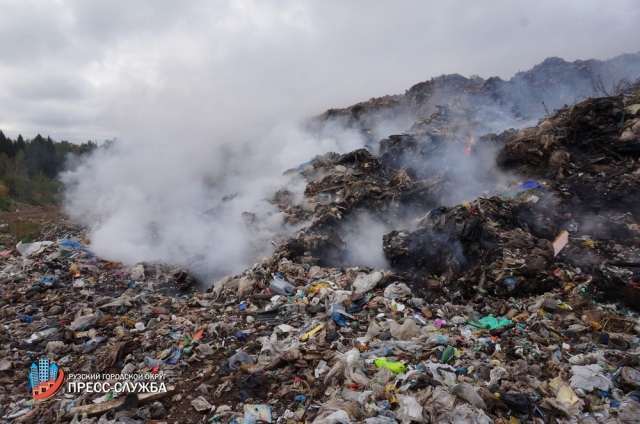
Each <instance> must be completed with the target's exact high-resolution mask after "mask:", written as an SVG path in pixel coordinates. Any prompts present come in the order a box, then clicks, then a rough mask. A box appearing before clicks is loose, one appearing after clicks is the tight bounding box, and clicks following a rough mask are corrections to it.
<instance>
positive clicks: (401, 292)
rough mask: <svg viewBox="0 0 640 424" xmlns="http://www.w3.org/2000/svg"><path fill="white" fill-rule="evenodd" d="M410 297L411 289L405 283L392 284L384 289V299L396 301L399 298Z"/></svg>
mask: <svg viewBox="0 0 640 424" xmlns="http://www.w3.org/2000/svg"><path fill="white" fill-rule="evenodd" d="M410 295H411V289H410V288H409V287H408V286H407V285H406V284H405V283H393V284H389V285H388V286H387V288H386V289H384V297H386V298H387V299H397V298H399V297H406V296H410Z"/></svg>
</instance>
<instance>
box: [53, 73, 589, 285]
mask: <svg viewBox="0 0 640 424" xmlns="http://www.w3.org/2000/svg"><path fill="white" fill-rule="evenodd" d="M545 63H546V64H547V65H546V66H547V67H546V68H545V67H544V66H542V65H544V63H543V64H542V65H540V66H542V68H539V67H538V68H534V71H535V72H533V73H531V72H530V73H522V74H518V75H517V76H516V77H515V78H514V79H512V80H511V81H509V82H501V81H493V82H492V81H491V80H487V81H485V80H483V79H481V78H479V77H473V78H471V79H466V78H463V77H461V76H459V75H452V76H443V77H439V78H438V79H433V80H431V81H430V82H426V83H421V84H418V85H416V86H414V87H412V88H411V89H410V90H408V91H407V93H406V94H405V95H402V96H387V97H386V98H383V99H372V100H371V101H369V102H364V103H361V104H358V105H355V106H353V107H351V108H348V109H342V110H330V111H328V112H327V113H326V114H324V115H323V116H322V117H321V118H319V119H314V120H311V121H306V122H298V123H291V122H290V121H288V120H285V121H284V122H285V123H280V124H275V125H272V126H271V129H270V130H267V131H263V132H262V133H261V135H256V133H257V131H255V128H251V129H250V130H247V131H245V132H244V133H243V132H242V131H240V132H238V133H236V134H231V133H229V132H226V133H225V135H218V136H213V137H207V138H205V137H202V136H197V135H188V136H186V137H184V138H183V139H180V138H179V137H176V136H175V135H174V136H171V137H164V138H163V137H159V136H157V134H156V135H155V136H151V137H144V136H142V135H141V132H136V133H135V135H131V136H130V137H126V134H125V136H124V137H123V140H122V141H118V142H116V143H114V144H113V145H111V146H109V147H106V148H100V149H97V150H96V151H94V152H93V153H92V154H91V155H90V156H88V157H86V158H84V159H83V160H82V161H81V162H80V163H75V164H71V165H70V167H69V170H68V171H67V172H65V173H63V174H62V175H61V180H62V182H63V183H64V185H65V188H66V192H65V198H66V200H65V210H66V211H67V212H68V214H69V215H70V217H71V218H72V219H74V220H78V221H80V222H82V223H85V224H86V225H88V226H89V227H90V228H91V248H92V250H93V251H94V252H95V253H96V254H98V255H99V256H100V257H103V258H106V259H110V260H115V261H120V262H123V263H126V264H134V263H137V262H141V261H154V260H162V261H167V262H171V263H177V264H185V265H187V266H190V267H191V268H192V269H195V270H196V271H199V272H200V273H201V274H203V275H215V276H218V275H221V274H227V273H234V272H239V271H241V270H242V269H244V268H246V267H247V266H250V265H251V264H252V263H253V262H256V261H259V260H261V259H263V258H266V257H268V256H269V255H270V253H271V251H272V250H273V248H274V246H277V245H278V244H279V243H282V242H283V241H284V240H285V239H286V237H287V236H288V235H290V234H292V233H293V232H294V231H295V230H297V229H298V228H300V227H302V226H305V225H307V224H308V223H304V222H298V223H296V224H295V226H293V225H287V224H286V223H285V222H286V221H285V212H284V211H281V210H279V209H278V208H277V207H276V206H274V204H275V202H273V198H274V193H275V192H277V191H279V190H280V191H286V192H288V193H290V196H292V198H293V204H294V205H299V206H300V207H303V208H310V209H312V208H313V205H309V204H307V202H306V200H305V197H304V195H303V192H304V189H305V186H306V184H307V181H306V180H305V179H304V178H303V176H302V175H300V174H299V173H298V172H286V173H285V172H284V171H286V170H289V169H292V168H296V167H297V166H298V165H300V164H303V163H306V162H308V161H309V160H310V159H312V158H313V157H314V156H316V155H318V154H324V153H327V152H336V153H346V152H350V151H352V150H355V149H358V148H362V147H365V148H367V149H369V150H370V151H371V152H372V153H374V154H380V155H382V156H383V160H384V153H385V152H384V151H383V150H384V149H383V148H382V143H380V144H378V141H379V140H380V139H383V138H385V137H387V136H390V135H392V134H394V133H395V134H398V133H402V132H409V133H411V134H412V135H411V137H414V139H415V140H417V143H418V144H419V146H420V149H419V152H414V153H411V154H403V155H400V157H398V158H397V159H396V160H395V166H397V167H398V168H404V169H407V170H409V169H410V170H411V172H413V173H415V174H416V175H417V176H418V178H419V179H428V178H432V177H434V176H441V177H442V180H443V181H445V183H444V184H443V186H444V188H443V189H442V190H441V191H440V192H432V193H430V196H431V197H432V199H431V200H432V203H433V204H432V206H433V207H434V208H435V207H438V206H441V205H447V206H451V205H455V204H458V203H460V202H462V201H463V200H469V201H471V200H473V199H474V198H475V197H477V196H480V195H483V193H486V192H489V193H492V192H494V191H495V190H496V188H506V186H507V185H509V184H510V183H511V182H513V181H510V177H509V175H506V174H504V173H502V172H500V171H499V170H498V169H497V167H496V164H495V156H496V151H497V150H498V149H499V148H501V146H502V145H501V143H500V140H490V139H486V138H485V139H483V136H484V135H485V134H487V133H490V132H492V133H499V132H501V131H503V130H506V129H509V128H522V127H526V126H530V125H533V124H535V123H536V122H537V119H539V118H540V117H541V116H542V114H541V113H539V112H540V111H539V110H537V109H536V108H538V106H536V105H534V106H535V107H532V106H531V105H530V104H529V103H528V101H527V99H528V97H529V96H530V95H531V90H530V88H531V87H530V86H531V84H529V82H527V81H528V79H527V78H528V77H529V76H531V75H533V76H536V75H539V74H541V73H542V74H545V72H543V71H545V70H546V69H547V68H549V67H551V68H552V69H555V68H554V67H558V66H559V67H562V66H564V67H565V68H567V66H565V65H563V64H558V63H557V61H550V62H545ZM560 65H562V66H560ZM569 65H571V66H574V65H572V64H569ZM571 66H569V67H568V68H567V69H572V68H571ZM563 69H564V68H563ZM567 72H568V71H567ZM545 75H547V74H545ZM563 78H564V79H563V80H562V81H561V82H560V83H556V84H555V86H556V88H557V89H558V90H557V93H560V94H561V96H560V95H559V96H560V97H561V98H554V97H553V96H552V95H551V94H549V95H548V96H546V97H544V99H545V100H546V102H547V103H548V104H549V105H553V106H555V105H556V104H558V103H559V102H560V101H561V100H563V99H565V98H569V97H572V96H573V97H577V96H579V95H584V94H588V93H584V90H587V89H588V88H585V87H586V86H585V87H583V86H584V85H585V84H583V83H581V84H578V86H579V87H580V90H582V91H580V90H578V89H577V88H575V86H576V84H571V83H566V81H569V82H571V81H572V80H571V78H570V77H568V76H567V75H564V76H563ZM580 78H581V79H579V80H580V81H582V82H584V81H583V80H584V76H581V77H580ZM529 79H532V80H533V81H534V82H535V83H536V84H537V83H538V82H539V81H537V79H536V78H533V77H532V78H529ZM514 81H515V82H514ZM518 81H520V82H518ZM536 84H533V87H535V85H536ZM492 87H493V88H492ZM496 87H497V88H496ZM494 88H495V90H494ZM487 90H489V91H487ZM534 97H535V96H534ZM536 100H537V98H536ZM536 110H537V112H536ZM238 121H240V120H238ZM247 126H248V127H251V123H250V122H247ZM177 133H179V131H175V130H174V131H173V132H172V134H177ZM230 134H231V135H230ZM427 211H428V209H426V210H425V209H422V208H421V210H419V211H418V210H416V211H408V212H406V213H404V215H403V216H401V217H400V218H399V219H401V220H402V219H404V220H405V223H407V224H410V221H411V220H412V219H414V218H416V217H420V216H424V214H425V213H426V212H427ZM370 212H372V211H365V213H361V214H360V215H358V214H352V216H350V217H349V219H348V221H346V222H345V225H343V226H342V227H343V228H344V234H342V236H343V240H344V241H345V243H346V245H347V251H348V252H349V256H350V260H349V262H350V263H352V264H353V265H358V264H361V265H366V266H374V267H384V266H386V261H385V259H384V256H383V254H382V246H381V237H382V235H383V234H385V233H386V232H387V231H389V229H391V228H397V227H398V226H400V225H403V222H398V217H396V218H394V220H393V222H392V220H391V219H387V220H385V219H384V218H383V217H380V216H375V217H374V215H375V214H371V213H370ZM381 218H382V219H381ZM347 227H348V228H347Z"/></svg>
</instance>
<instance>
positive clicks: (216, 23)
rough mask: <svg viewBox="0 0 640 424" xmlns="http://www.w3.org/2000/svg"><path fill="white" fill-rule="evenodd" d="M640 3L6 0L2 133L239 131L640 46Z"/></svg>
mask: <svg viewBox="0 0 640 424" xmlns="http://www.w3.org/2000/svg"><path fill="white" fill-rule="evenodd" d="M639 18H640V7H638V2H637V0H626V1H625V0H620V1H616V0H609V1H589V0H581V1H568V0H566V1H562V0H551V1H543V0H536V1H530V2H525V1H514V0H504V1H482V2H480V1H446V2H444V1H424V0H422V1H393V2H392V1H371V0H366V1H327V0H318V1H301V0H296V1H285V0H278V1H264V0H259V1H258V0H256V1H251V0H240V1H229V2H223V1H216V2H214V1H164V0H152V1H151V0H150V1H116V0H109V1H104V0H102V1H89V0H78V1H65V0H60V1H51V0H48V1H26V0H2V1H0V129H2V130H3V131H4V132H5V133H7V134H8V135H10V136H11V137H15V136H16V135H17V134H18V133H22V134H23V135H24V136H25V137H27V138H31V137H33V136H34V135H35V134H37V133H41V134H43V135H50V136H51V137H53V138H54V139H56V140H61V139H66V140H69V141H75V142H83V141H86V140H88V139H93V140H100V141H101V140H104V139H107V138H112V137H119V138H123V137H124V138H125V139H126V138H127V137H128V136H131V138H141V137H147V138H150V139H153V138H154V137H166V136H171V137H176V136H182V137H202V138H206V137H208V136H211V135H216V136H230V134H232V132H233V131H234V130H235V129H237V128H239V127H242V128H244V129H245V130H246V129H247V128H251V129H254V130H256V131H257V130H259V129H260V128H262V127H263V126H265V125H268V124H270V123H271V122H273V121H278V120H282V119H285V118H296V117H302V116H308V115H315V114H319V113H321V112H323V111H324V110H326V109H328V108H330V107H343V106H348V105H350V104H353V103H356V102H358V101H361V100H365V99H368V98H370V97H372V96H381V95H385V94H397V93H403V92H404V90H405V89H407V88H409V87H410V86H411V85H413V84H415V83H417V82H420V81H424V80H427V79H429V78H430V77H432V76H437V75H440V74H443V73H460V74H462V75H466V76H468V75H472V74H479V75H481V76H483V77H489V76H494V75H498V76H500V77H503V78H509V77H511V76H512V75H513V74H514V73H515V72H517V71H519V70H527V69H529V68H531V67H532V66H533V65H535V64H536V63H539V62H540V61H542V60H543V59H544V58H546V57H549V56H559V57H562V58H564V59H566V60H575V59H589V58H597V59H607V58H611V57H613V56H616V55H618V54H621V53H635V52H637V51H638V50H639V49H640V47H639V43H638V41H637V40H638V36H637V29H638V22H640V19H639Z"/></svg>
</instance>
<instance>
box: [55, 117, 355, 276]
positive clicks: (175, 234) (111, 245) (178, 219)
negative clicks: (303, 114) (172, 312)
mask: <svg viewBox="0 0 640 424" xmlns="http://www.w3.org/2000/svg"><path fill="white" fill-rule="evenodd" d="M362 145H363V138H362V137H361V136H360V135H359V134H358V133H356V132H351V131H345V130H340V131H339V132H335V133H332V132H331V129H330V128H325V131H324V132H323V133H321V134H314V135H312V134H310V133H308V132H305V131H304V130H302V129H301V127H300V126H297V125H294V124H283V125H279V126H277V127H274V128H273V129H272V131H271V132H269V133H268V134H267V135H265V136H264V137H263V138H261V139H260V140H256V141H255V142H253V143H250V144H249V143H245V144H242V145H234V144H231V143H216V142H215V141H214V142H212V143H206V142H204V141H202V142H200V141H198V142H192V143H176V142H173V141H171V142H164V143H161V144H154V145H153V146H150V145H149V144H148V143H145V142H144V140H125V141H120V142H117V143H115V144H114V145H113V146H110V147H108V148H101V149H97V150H96V151H95V152H94V153H93V154H92V155H91V156H89V157H88V158H86V159H85V160H84V161H83V162H82V163H79V164H76V165H75V166H74V167H73V168H72V170H70V171H67V172H65V173H64V174H63V175H62V176H61V179H62V181H63V183H64V184H65V186H66V203H65V209H66V211H67V212H68V213H69V215H70V217H71V218H72V219H75V220H79V221H80V222H83V223H85V224H87V225H89V226H90V227H91V230H92V231H91V248H92V250H93V251H94V252H95V253H97V254H98V255H100V256H101V257H105V258H109V259H111V260H115V261H121V262H124V263H127V264H133V263H136V262H140V261H152V260H164V261H168V262H172V263H183V264H189V263H190V262H193V261H194V260H196V259H198V256H197V255H202V257H201V258H200V259H201V262H204V263H206V264H207V265H206V267H207V268H208V269H207V270H205V271H208V272H213V271H214V270H215V273H216V274H217V273H219V272H231V271H238V270H239V269H241V268H242V267H243V266H246V265H247V264H248V261H249V258H250V257H251V256H252V253H256V252H255V248H265V247H266V246H269V245H271V243H270V240H271V238H272V237H273V236H274V235H276V234H278V233H285V234H287V233H289V232H290V231H292V230H293V229H292V228H287V227H286V226H285V225H284V221H283V219H282V215H281V212H280V211H278V210H277V209H276V208H274V206H272V205H271V203H270V202H269V199H270V198H272V196H273V193H274V192H275V191H277V190H280V189H284V190H288V191H290V192H291V193H293V194H294V196H296V199H297V200H298V202H297V203H302V202H303V199H302V191H303V190H304V186H305V183H304V182H303V181H302V180H301V179H300V178H298V177H297V176H291V174H287V175H286V176H285V175H283V171H285V170H287V169H288V168H292V167H294V166H295V165H297V164H300V163H303V162H307V161H308V160H309V159H310V158H312V157H313V156H314V155H316V154H319V153H324V152H327V151H335V152H347V151H350V150H353V149H356V148H359V147H361V146H362ZM244 212H249V213H250V214H244V215H243V213H244ZM266 253H268V251H264V254H266ZM255 259H260V258H259V257H258V258H255Z"/></svg>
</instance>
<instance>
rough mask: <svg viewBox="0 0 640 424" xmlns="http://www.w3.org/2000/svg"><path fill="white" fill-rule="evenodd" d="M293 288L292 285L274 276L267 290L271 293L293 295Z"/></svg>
mask: <svg viewBox="0 0 640 424" xmlns="http://www.w3.org/2000/svg"><path fill="white" fill-rule="evenodd" d="M295 290H296V288H295V287H294V286H292V285H291V284H289V283H287V282H286V281H285V280H283V279H280V278H274V279H273V280H272V281H271V284H269V292H270V293H271V294H273V295H276V294H279V295H282V296H293V294H294V292H295Z"/></svg>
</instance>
